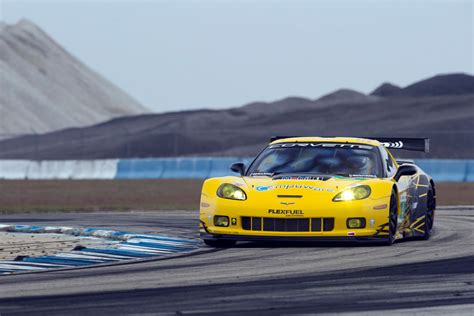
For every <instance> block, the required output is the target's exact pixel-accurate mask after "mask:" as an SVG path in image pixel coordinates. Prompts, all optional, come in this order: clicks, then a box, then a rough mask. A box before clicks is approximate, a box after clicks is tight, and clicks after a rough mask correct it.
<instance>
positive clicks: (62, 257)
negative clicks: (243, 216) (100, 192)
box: [0, 224, 200, 274]
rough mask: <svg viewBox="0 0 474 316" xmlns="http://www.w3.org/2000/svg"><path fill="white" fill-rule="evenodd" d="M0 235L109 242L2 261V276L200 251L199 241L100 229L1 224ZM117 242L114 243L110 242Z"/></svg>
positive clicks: (0, 261) (0, 271)
mask: <svg viewBox="0 0 474 316" xmlns="http://www.w3.org/2000/svg"><path fill="white" fill-rule="evenodd" d="M0 232H10V233H28V234H42V233H43V234H65V235H72V236H79V237H95V238H100V239H104V241H105V240H106V241H107V243H104V246H97V247H82V246H79V247H76V248H74V249H72V250H71V251H68V252H60V253H57V254H54V255H47V256H34V257H29V256H21V254H18V256H17V257H16V258H15V260H0V274H10V273H18V272H26V271H28V272H31V271H44V270H48V269H57V268H71V267H83V266H89V265H97V264H110V263H118V262H122V261H127V260H137V259H150V258H155V257H165V256H171V255H177V254H179V253H183V252H190V251H193V250H196V249H198V248H199V244H200V242H199V241H198V240H196V239H189V238H180V237H170V236H164V235H158V234H139V233H130V232H123V231H115V230H104V229H97V228H74V227H51V226H30V225H9V224H0ZM110 241H114V242H112V243H111V242H110Z"/></svg>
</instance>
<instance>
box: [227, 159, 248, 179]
mask: <svg viewBox="0 0 474 316" xmlns="http://www.w3.org/2000/svg"><path fill="white" fill-rule="evenodd" d="M230 170H232V171H234V172H237V173H238V174H240V175H241V176H243V175H244V174H245V164H243V163H241V162H236V163H234V164H232V166H230Z"/></svg>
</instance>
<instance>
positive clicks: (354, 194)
mask: <svg viewBox="0 0 474 316" xmlns="http://www.w3.org/2000/svg"><path fill="white" fill-rule="evenodd" d="M370 192H371V190H370V187H369V186H368V185H358V186H356V187H352V188H350V189H347V190H344V191H342V192H339V193H338V194H337V195H336V196H335V197H334V198H333V199H332V200H333V201H334V202H341V201H354V200H362V199H365V198H368V197H369V195H370Z"/></svg>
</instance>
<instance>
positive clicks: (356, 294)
mask: <svg viewBox="0 0 474 316" xmlns="http://www.w3.org/2000/svg"><path fill="white" fill-rule="evenodd" d="M196 218H197V213H196V212H176V211H175V212H147V213H120V214H119V213H99V214H98V213H94V214H92V213H91V214H47V215H41V216H38V215H25V216H1V217H0V219H1V221H2V222H15V223H29V224H32V223H41V224H42V225H47V224H52V225H53V224H54V225H58V224H59V223H60V224H61V225H77V226H95V227H98V226H100V227H106V228H114V229H127V230H134V231H137V232H145V231H146V232H161V233H167V232H168V233H174V234H176V233H177V234H180V235H182V236H194V235H195V234H196V227H197V219H196ZM205 250H206V251H204V252H201V253H198V254H194V255H191V256H187V257H181V258H175V259H169V260H162V261H153V262H143V263H135V264H127V265H120V266H112V267H96V268H89V269H80V270H73V271H61V272H59V271H58V272H51V273H35V274H25V275H16V276H5V277H0V314H1V315H2V316H3V315H8V314H10V313H11V314H17V313H18V314H31V313H34V314H48V315H52V314H61V315H63V314H68V315H84V314H87V313H89V314H142V313H151V314H165V315H166V314H171V315H174V314H180V313H183V314H193V313H195V314H216V315H222V314H236V315H238V314H241V313H242V312H251V313H255V314H257V313H258V314H260V315H266V314H268V315H270V314H271V315H273V314H294V313H356V314H357V313H362V314H373V315H378V314H380V311H382V310H383V311H385V314H386V313H387V312H390V313H393V314H398V313H402V312H403V313H406V312H414V311H416V312H421V314H433V313H434V314H440V315H442V314H447V313H451V314H460V313H462V314H467V315H471V314H472V313H474V208H472V209H446V210H438V212H437V218H436V223H435V232H434V235H433V237H432V239H431V240H429V241H419V240H415V241H407V242H399V243H396V244H394V245H393V246H391V247H382V246H353V245H336V246H335V245H327V244H311V245H305V246H298V245H294V244H293V245H291V244H290V245H288V244H284V245H282V244H278V245H276V244H263V245H262V244H251V243H248V244H241V245H239V246H237V247H236V248H232V249H219V250H212V249H208V248H206V249H205Z"/></svg>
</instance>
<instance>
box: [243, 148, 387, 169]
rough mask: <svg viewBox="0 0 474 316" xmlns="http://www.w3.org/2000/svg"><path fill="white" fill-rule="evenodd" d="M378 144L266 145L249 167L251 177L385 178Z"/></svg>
mask: <svg viewBox="0 0 474 316" xmlns="http://www.w3.org/2000/svg"><path fill="white" fill-rule="evenodd" d="M379 155H380V153H379V151H378V149H377V148H376V147H373V146H369V145H358V144H347V143H281V144H275V145H270V146H269V147H267V148H266V149H265V150H264V151H263V152H262V153H261V154H260V155H259V156H258V157H257V159H256V160H255V161H254V163H253V164H252V165H251V166H250V168H249V171H248V175H250V176H259V175H260V176H273V175H276V174H288V173H290V174H314V175H341V176H348V177H354V176H355V177H382V163H381V160H380V156H379Z"/></svg>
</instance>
